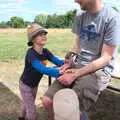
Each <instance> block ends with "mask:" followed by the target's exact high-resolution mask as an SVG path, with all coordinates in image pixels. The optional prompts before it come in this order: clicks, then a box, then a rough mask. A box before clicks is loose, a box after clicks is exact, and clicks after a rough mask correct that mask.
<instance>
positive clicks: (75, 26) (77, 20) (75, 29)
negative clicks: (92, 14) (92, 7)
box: [72, 11, 83, 35]
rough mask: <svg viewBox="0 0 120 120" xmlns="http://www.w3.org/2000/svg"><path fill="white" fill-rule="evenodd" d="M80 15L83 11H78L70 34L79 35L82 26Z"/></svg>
mask: <svg viewBox="0 0 120 120" xmlns="http://www.w3.org/2000/svg"><path fill="white" fill-rule="evenodd" d="M82 13H83V11H82V12H81V11H78V12H77V13H76V16H75V19H74V23H73V26H72V32H73V33H75V34H77V35H80V28H81V25H82Z"/></svg>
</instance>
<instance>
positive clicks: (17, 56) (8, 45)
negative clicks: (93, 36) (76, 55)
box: [0, 29, 74, 61]
mask: <svg viewBox="0 0 120 120" xmlns="http://www.w3.org/2000/svg"><path fill="white" fill-rule="evenodd" d="M48 32H49V34H48V43H47V44H46V47H48V48H49V49H50V50H51V51H52V52H53V53H54V54H55V55H58V56H60V57H63V56H64V54H65V52H66V51H68V50H69V49H70V47H71V46H72V40H74V35H73V34H71V31H70V30H69V29H65V30H57V29H54V30H48ZM0 38H1V40H0V61H10V60H21V59H23V58H24V56H25V52H26V50H27V49H28V46H27V36H26V33H25V32H23V33H12V34H11V33H4V34H0Z"/></svg>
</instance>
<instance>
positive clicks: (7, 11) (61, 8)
mask: <svg viewBox="0 0 120 120" xmlns="http://www.w3.org/2000/svg"><path fill="white" fill-rule="evenodd" d="M104 1H105V3H106V4H108V5H112V6H116V7H117V8H118V9H119V8H120V0H104ZM73 9H79V5H78V4H76V3H74V0H0V22H1V21H8V20H10V18H11V17H12V16H19V17H22V18H23V19H24V20H25V21H31V22H32V21H34V18H35V16H36V15H37V14H41V13H42V14H46V15H47V14H54V13H56V14H64V13H66V12H67V11H68V10H73Z"/></svg>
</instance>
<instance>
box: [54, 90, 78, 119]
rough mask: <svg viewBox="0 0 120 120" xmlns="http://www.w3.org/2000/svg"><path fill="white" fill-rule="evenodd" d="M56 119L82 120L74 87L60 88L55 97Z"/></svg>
mask: <svg viewBox="0 0 120 120" xmlns="http://www.w3.org/2000/svg"><path fill="white" fill-rule="evenodd" d="M53 108H54V114H55V120H64V119H65V120H80V111H79V101H78V97H77V94H76V93H75V92H74V91H73V90H72V89H62V90H59V91H58V92H57V93H56V94H55V95H54V98H53Z"/></svg>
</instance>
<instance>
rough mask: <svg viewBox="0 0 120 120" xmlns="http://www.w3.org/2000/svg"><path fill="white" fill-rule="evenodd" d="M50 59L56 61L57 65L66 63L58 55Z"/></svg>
mask: <svg viewBox="0 0 120 120" xmlns="http://www.w3.org/2000/svg"><path fill="white" fill-rule="evenodd" d="M50 61H51V62H52V63H54V64H55V65H57V66H59V67H60V66H62V65H63V64H64V60H60V59H59V58H58V57H56V56H52V57H51V58H50Z"/></svg>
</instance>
